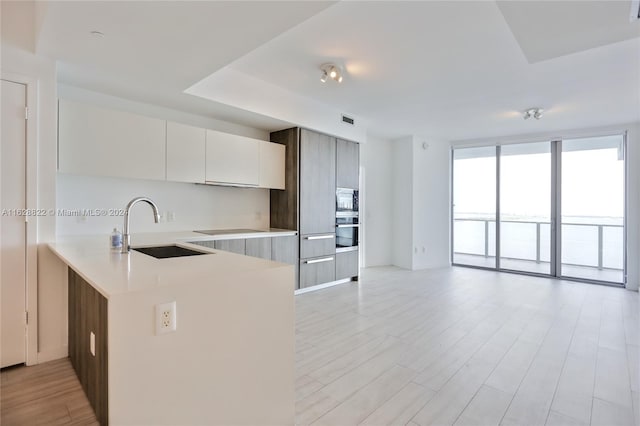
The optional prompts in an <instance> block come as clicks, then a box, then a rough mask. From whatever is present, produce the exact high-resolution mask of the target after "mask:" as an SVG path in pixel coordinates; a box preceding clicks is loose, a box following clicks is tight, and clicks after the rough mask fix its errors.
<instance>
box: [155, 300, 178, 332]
mask: <svg viewBox="0 0 640 426" xmlns="http://www.w3.org/2000/svg"><path fill="white" fill-rule="evenodd" d="M172 331H176V302H169V303H161V304H159V305H156V334H164V333H171V332H172Z"/></svg>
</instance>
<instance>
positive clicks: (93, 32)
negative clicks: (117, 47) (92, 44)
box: [89, 31, 104, 38]
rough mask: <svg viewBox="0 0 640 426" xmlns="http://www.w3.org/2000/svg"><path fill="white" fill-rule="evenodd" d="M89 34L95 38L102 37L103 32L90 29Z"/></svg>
mask: <svg viewBox="0 0 640 426" xmlns="http://www.w3.org/2000/svg"><path fill="white" fill-rule="evenodd" d="M89 34H91V35H92V36H94V37H95V38H102V37H104V33H103V32H100V31H91V32H90V33H89Z"/></svg>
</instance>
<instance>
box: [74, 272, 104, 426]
mask: <svg viewBox="0 0 640 426" xmlns="http://www.w3.org/2000/svg"><path fill="white" fill-rule="evenodd" d="M68 283H69V291H68V297H69V307H68V309H69V358H70V359H71V365H73V368H74V370H75V372H76V375H77V376H78V379H79V380H80V383H81V384H82V388H83V389H84V392H85V394H86V395H87V399H88V400H89V403H90V404H91V406H92V407H93V410H94V411H95V414H96V418H97V419H98V421H99V422H100V424H102V425H107V424H109V402H108V350H109V348H108V343H107V331H108V330H107V303H108V302H107V299H106V298H105V297H104V296H102V295H101V294H100V293H99V292H98V291H97V290H96V289H94V288H93V287H92V286H91V285H90V284H89V283H87V282H86V281H85V280H84V279H83V278H82V277H80V276H79V275H78V274H77V273H76V272H75V271H74V270H73V269H71V268H69V273H68ZM92 332H93V334H94V335H95V356H94V355H92V354H91V347H90V335H91V333H92Z"/></svg>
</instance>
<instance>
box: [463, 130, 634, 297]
mask: <svg viewBox="0 0 640 426" xmlns="http://www.w3.org/2000/svg"><path fill="white" fill-rule="evenodd" d="M624 132H627V157H626V162H627V169H628V173H627V188H626V201H627V212H626V215H627V289H629V290H634V291H637V290H638V284H639V282H640V168H639V165H640V123H624V124H620V125H616V126H607V127H597V128H584V129H571V130H565V131H559V132H554V133H540V134H530V135H518V136H503V137H498V138H491V139H474V140H464V141H454V142H452V143H451V145H452V146H454V147H470V146H486V145H491V144H509V143H526V142H539V141H545V140H546V141H548V140H560V139H563V138H565V139H566V138H579V137H590V136H603V135H611V134H622V133H624Z"/></svg>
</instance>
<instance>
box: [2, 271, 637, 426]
mask: <svg viewBox="0 0 640 426" xmlns="http://www.w3.org/2000/svg"><path fill="white" fill-rule="evenodd" d="M638 297H639V296H638V293H635V292H629V291H626V290H622V289H619V288H610V287H603V286H596V285H589V284H579V283H573V282H562V281H556V280H551V279H545V278H534V277H527V276H519V275H513V274H505V273H496V272H488V271H480V270H474V269H468V268H453V269H441V270H431V271H421V272H409V271H404V270H400V269H396V268H373V269H367V270H364V271H363V275H362V278H361V281H360V283H352V284H344V285H339V286H336V287H332V288H328V289H324V290H321V291H318V292H313V293H306V294H302V295H298V296H296V317H297V319H296V341H297V345H296V373H297V380H296V395H297V401H296V423H297V424H299V425H307V424H315V425H331V426H348V425H357V424H367V425H407V424H408V425H412V426H415V425H430V424H433V425H451V424H455V425H483V426H484V425H497V424H504V425H545V424H546V425H581V424H593V425H607V426H610V425H633V424H636V425H638V419H640V415H639V414H638V409H639V408H640V407H639V405H638V397H639V395H640V393H639V392H640V387H639V378H638V376H639V369H638V352H639V346H638V345H639V344H640V341H639V318H638V309H639V305H638V301H639V299H638ZM0 380H1V381H2V387H1V391H2V399H1V404H2V419H1V420H2V422H1V423H2V425H25V424H27V425H31V424H78V425H81V424H82V425H90V424H96V423H95V417H93V413H92V412H91V408H90V407H89V405H88V402H87V400H86V397H85V396H84V394H83V393H82V390H81V388H80V385H79V383H78V381H77V379H76V378H75V375H74V373H73V370H72V368H71V366H70V364H69V362H68V360H60V361H54V362H51V363H47V364H42V365H39V366H36V367H29V368H21V369H11V370H8V371H4V372H3V373H2V375H1V378H0ZM634 412H635V414H634ZM634 416H635V419H634Z"/></svg>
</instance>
